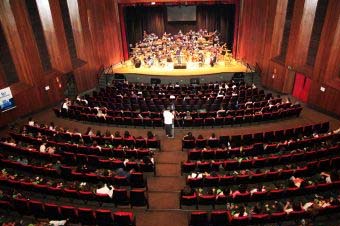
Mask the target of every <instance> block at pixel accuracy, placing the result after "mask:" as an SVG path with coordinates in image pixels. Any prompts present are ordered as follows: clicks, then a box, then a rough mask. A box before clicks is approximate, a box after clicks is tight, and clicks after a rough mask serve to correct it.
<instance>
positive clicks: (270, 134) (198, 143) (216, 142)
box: [182, 122, 340, 150]
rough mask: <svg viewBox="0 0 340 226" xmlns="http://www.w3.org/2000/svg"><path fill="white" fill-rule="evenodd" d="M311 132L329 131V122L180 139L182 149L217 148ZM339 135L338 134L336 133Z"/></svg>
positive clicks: (281, 138) (303, 134)
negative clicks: (283, 128) (257, 131)
mask: <svg viewBox="0 0 340 226" xmlns="http://www.w3.org/2000/svg"><path fill="white" fill-rule="evenodd" d="M310 131H312V132H315V133H317V134H325V133H327V132H328V131H329V122H323V123H317V124H314V125H307V126H304V127H297V128H290V129H286V130H277V131H265V132H260V133H254V134H244V135H232V136H225V135H222V136H220V137H219V138H215V139H205V138H203V139H194V140H186V139H182V150H184V149H192V148H195V147H197V148H208V147H210V148H217V147H221V146H222V145H224V146H226V147H228V143H230V145H231V146H232V147H238V146H241V145H242V146H248V145H254V144H257V143H263V142H265V143H268V142H279V141H284V140H288V139H290V138H292V137H299V136H310V135H311V133H310ZM336 136H340V135H336Z"/></svg>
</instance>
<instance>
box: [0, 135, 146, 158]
mask: <svg viewBox="0 0 340 226" xmlns="http://www.w3.org/2000/svg"><path fill="white" fill-rule="evenodd" d="M11 136H12V137H13V138H14V139H15V140H17V141H23V142H25V143H29V144H34V145H37V146H38V145H41V144H42V143H44V141H43V140H41V139H37V138H34V137H31V136H25V135H22V134H15V133H11ZM46 143H47V145H49V146H52V147H58V148H59V149H60V150H61V151H63V152H71V153H78V154H85V155H94V156H98V157H99V156H103V157H110V158H131V157H133V158H136V159H142V158H143V157H145V156H151V151H150V150H148V149H137V150H135V149H129V148H122V147H120V148H110V147H102V148H99V147H93V146H86V145H78V144H70V143H64V142H56V141H53V140H47V141H46ZM0 144H1V143H0ZM2 145H4V143H2ZM8 146H9V145H7V146H6V147H8ZM18 148H19V147H18Z"/></svg>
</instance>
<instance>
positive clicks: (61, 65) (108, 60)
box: [0, 0, 123, 127]
mask: <svg viewBox="0 0 340 226" xmlns="http://www.w3.org/2000/svg"><path fill="white" fill-rule="evenodd" d="M35 1H36V3H37V7H38V11H39V15H38V18H40V19H41V22H42V26H43V31H44V37H45V40H46V43H47V47H48V52H49V55H50V57H51V62H52V67H53V70H52V71H51V72H49V73H48V74H46V72H44V71H43V66H42V64H41V59H40V56H39V51H38V48H37V43H36V40H35V36H34V30H33V29H32V24H31V22H30V20H29V15H28V12H27V9H26V7H25V6H26V5H25V1H22V0H4V1H0V22H1V25H3V27H4V34H5V37H6V40H8V42H9V44H8V46H9V50H10V53H11V55H12V56H13V61H14V64H15V67H16V69H17V72H18V77H19V82H18V83H14V84H13V85H11V90H12V93H13V96H14V100H15V102H16V106H17V107H16V108H15V109H14V110H11V111H8V112H5V113H3V114H1V117H0V127H1V126H3V125H5V124H6V123H8V122H11V121H13V120H15V119H16V118H18V117H21V116H24V115H28V114H30V113H32V112H36V111H39V110H41V109H43V108H46V107H48V106H52V105H55V104H57V103H58V102H59V101H60V100H61V99H62V98H63V95H64V94H63V92H64V88H65V86H64V85H65V84H62V85H61V87H59V83H58V82H57V78H58V79H59V80H61V81H64V80H65V79H63V76H64V75H63V74H65V73H66V72H70V71H73V74H74V75H75V79H76V85H77V88H78V91H80V92H82V91H86V90H88V89H92V88H94V87H95V86H96V84H97V79H98V78H97V73H98V70H99V68H100V67H101V66H102V65H105V66H109V65H111V64H116V63H119V62H120V60H121V59H122V56H123V53H122V44H121V34H120V24H119V14H118V3H117V1H111V0H101V1H93V0H67V7H68V9H69V14H70V21H71V26H72V32H73V36H74V40H75V47H76V51H77V56H78V58H79V59H81V61H82V63H79V64H77V65H74V66H75V68H73V66H72V63H71V58H70V54H69V51H68V45H67V39H66V35H65V29H64V26H63V20H62V13H61V8H60V4H59V2H58V0H48V1H47V0H35ZM79 62H80V61H79ZM4 78H5V77H4V73H3V71H2V70H1V68H0V86H1V88H3V87H5V86H6V83H5V80H4ZM46 86H49V90H48V91H46V90H45V87H46Z"/></svg>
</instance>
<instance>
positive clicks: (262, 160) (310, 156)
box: [181, 145, 340, 174]
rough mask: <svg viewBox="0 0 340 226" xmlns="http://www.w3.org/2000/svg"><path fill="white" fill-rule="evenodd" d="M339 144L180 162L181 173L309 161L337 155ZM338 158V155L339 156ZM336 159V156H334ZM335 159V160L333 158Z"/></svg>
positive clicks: (339, 149)
mask: <svg viewBox="0 0 340 226" xmlns="http://www.w3.org/2000/svg"><path fill="white" fill-rule="evenodd" d="M339 153H340V146H339V145H336V146H333V147H330V148H323V149H320V150H317V151H307V152H297V153H286V154H282V155H271V156H269V157H258V158H253V159H244V160H242V161H237V160H233V159H229V160H216V161H197V162H195V161H193V162H192V161H190V162H183V163H181V169H182V174H183V173H190V172H193V171H195V170H198V171H199V172H211V171H218V170H219V167H220V166H222V167H223V168H224V169H225V170H227V171H232V170H239V169H250V168H263V167H272V166H275V165H285V164H290V163H296V162H301V161H311V160H314V159H321V158H325V157H328V156H334V155H339ZM339 158H340V157H339ZM336 159H337V158H336ZM334 161H335V160H334Z"/></svg>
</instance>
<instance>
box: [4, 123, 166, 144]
mask: <svg viewBox="0 0 340 226" xmlns="http://www.w3.org/2000/svg"><path fill="white" fill-rule="evenodd" d="M25 127H26V128H27V130H28V131H29V132H32V133H37V132H40V133H41V134H43V135H46V136H48V138H50V139H52V138H55V137H56V136H58V137H59V138H60V139H62V140H64V141H67V142H75V143H78V142H79V140H80V138H81V139H82V140H83V141H84V143H85V144H92V143H93V142H94V141H96V142H97V143H98V144H99V145H103V144H110V145H112V146H113V147H117V146H129V147H135V148H158V149H159V148H160V140H158V139H156V138H150V139H147V138H140V137H138V138H134V137H130V138H124V137H111V136H110V137H105V136H104V137H101V136H95V135H92V136H90V135H86V134H81V135H80V134H72V133H65V132H58V131H55V130H50V129H48V128H40V127H36V126H29V125H25ZM10 134H11V135H12V134H13V135H14V136H15V133H10Z"/></svg>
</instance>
